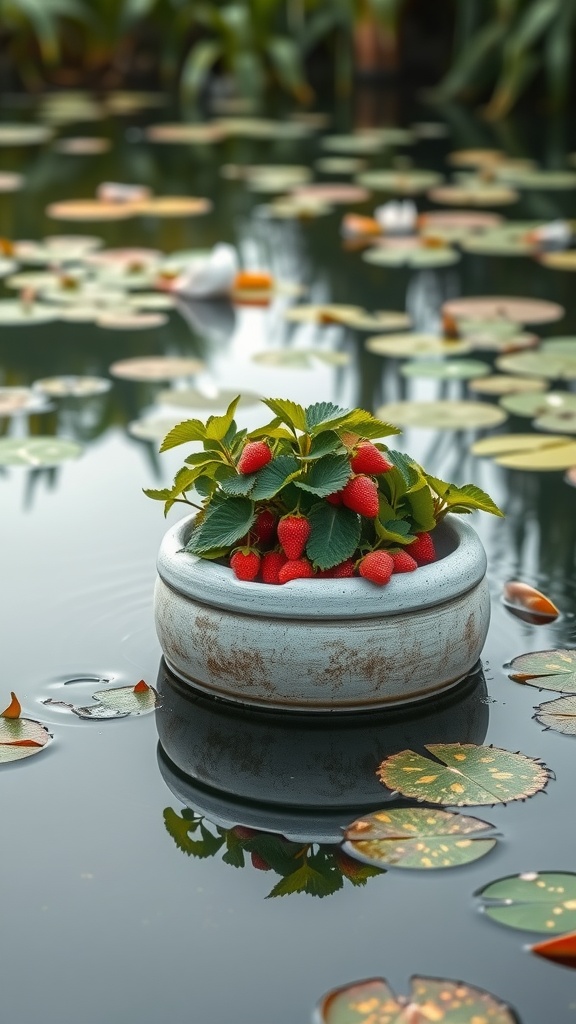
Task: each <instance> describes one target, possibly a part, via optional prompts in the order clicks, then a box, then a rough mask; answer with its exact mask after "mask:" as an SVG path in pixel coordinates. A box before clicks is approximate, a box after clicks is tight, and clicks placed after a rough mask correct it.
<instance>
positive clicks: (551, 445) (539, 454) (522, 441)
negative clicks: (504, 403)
mask: <svg viewBox="0 0 576 1024" xmlns="http://www.w3.org/2000/svg"><path fill="white" fill-rule="evenodd" d="M470 450H471V452H472V454H473V455H477V456H478V457H479V458H493V459H494V461H495V462H496V464H497V465H498V466H505V467H506V468H507V469H525V470H533V471H534V472H540V473H545V472H553V471H554V470H560V469H570V468H571V467H572V466H576V441H574V439H573V438H571V437H570V436H569V435H562V434H549V435H544V434H506V435H499V436H498V437H488V438H484V439H483V440H482V441H477V442H476V443H475V444H473V445H472V448H471V449H470Z"/></svg>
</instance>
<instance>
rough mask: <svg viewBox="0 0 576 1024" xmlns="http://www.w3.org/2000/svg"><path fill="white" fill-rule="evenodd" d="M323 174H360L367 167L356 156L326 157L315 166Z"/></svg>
mask: <svg viewBox="0 0 576 1024" xmlns="http://www.w3.org/2000/svg"><path fill="white" fill-rule="evenodd" d="M314 166H315V168H316V170H317V171H320V173H321V174H344V175H348V174H359V173H360V171H363V170H364V168H365V167H366V161H365V160H362V159H361V158H360V157H356V156H324V157H321V158H320V160H316V162H315V164H314Z"/></svg>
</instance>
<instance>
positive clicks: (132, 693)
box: [44, 679, 161, 721]
mask: <svg viewBox="0 0 576 1024" xmlns="http://www.w3.org/2000/svg"><path fill="white" fill-rule="evenodd" d="M92 700H94V701H95V703H94V704H89V705H88V706H87V707H79V706H77V705H76V704H68V703H67V702H66V701H60V700H51V699H48V700H45V701H44V704H57V705H59V706H60V707H64V708H67V709H68V710H69V711H71V712H72V713H73V714H74V715H77V717H78V718H90V719H96V720H97V721H101V720H103V719H107V718H127V717H128V715H147V714H149V713H150V712H151V711H155V709H156V708H159V707H161V704H160V695H159V693H158V692H157V691H156V690H155V689H154V687H153V686H148V684H147V683H145V682H144V680H143V679H141V680H140V682H139V683H136V686H118V687H114V688H113V689H111V690H98V691H97V692H96V693H93V694H92Z"/></svg>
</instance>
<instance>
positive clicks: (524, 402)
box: [500, 378, 576, 433]
mask: <svg viewBox="0 0 576 1024" xmlns="http://www.w3.org/2000/svg"><path fill="white" fill-rule="evenodd" d="M528 379H529V378H528ZM500 405H501V406H502V408H503V409H506V411H507V412H511V413H512V414H513V415H514V416H529V417H530V418H533V417H534V416H544V415H546V414H547V413H556V412H562V411H570V412H572V411H576V395H574V394H572V393H571V392H570V391H547V392H545V393H542V392H528V393H527V394H526V393H525V394H513V395H506V396H505V397H504V398H501V399H500ZM557 433H561V429H560V430H558V431H557Z"/></svg>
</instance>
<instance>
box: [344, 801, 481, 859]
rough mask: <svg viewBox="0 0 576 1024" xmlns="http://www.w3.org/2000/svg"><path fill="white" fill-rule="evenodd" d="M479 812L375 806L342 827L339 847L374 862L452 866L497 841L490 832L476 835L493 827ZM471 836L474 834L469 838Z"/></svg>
mask: <svg viewBox="0 0 576 1024" xmlns="http://www.w3.org/2000/svg"><path fill="white" fill-rule="evenodd" d="M493 827H494V826H493V825H490V824H489V823H488V822H487V821H481V820H480V818H470V817H465V816H464V815H462V814H452V813H450V812H448V811H436V810H425V809H424V808H422V807H401V808H392V809H391V810H385V811H376V812H375V813H373V814H368V815H366V816H365V817H362V818H359V819H358V820H357V821H355V822H354V823H353V824H352V825H349V826H348V828H347V829H346V833H345V835H346V839H347V842H346V843H345V844H344V850H345V851H346V853H349V854H350V856H351V857H357V858H358V859H359V860H361V861H362V862H363V863H366V864H372V865H374V866H375V867H379V866H380V865H383V864H385V865H386V866H387V867H399V868H420V869H425V870H430V869H435V868H452V867H457V866H459V865H462V864H470V863H471V862H472V861H474V860H478V859H479V858H480V857H483V856H484V855H485V854H487V853H489V852H490V850H492V849H493V848H494V846H495V845H496V839H495V838H485V837H484V838H476V837H475V833H478V832H480V833H484V832H486V831H488V830H491V829H493ZM470 836H473V837H474V838H470Z"/></svg>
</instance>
